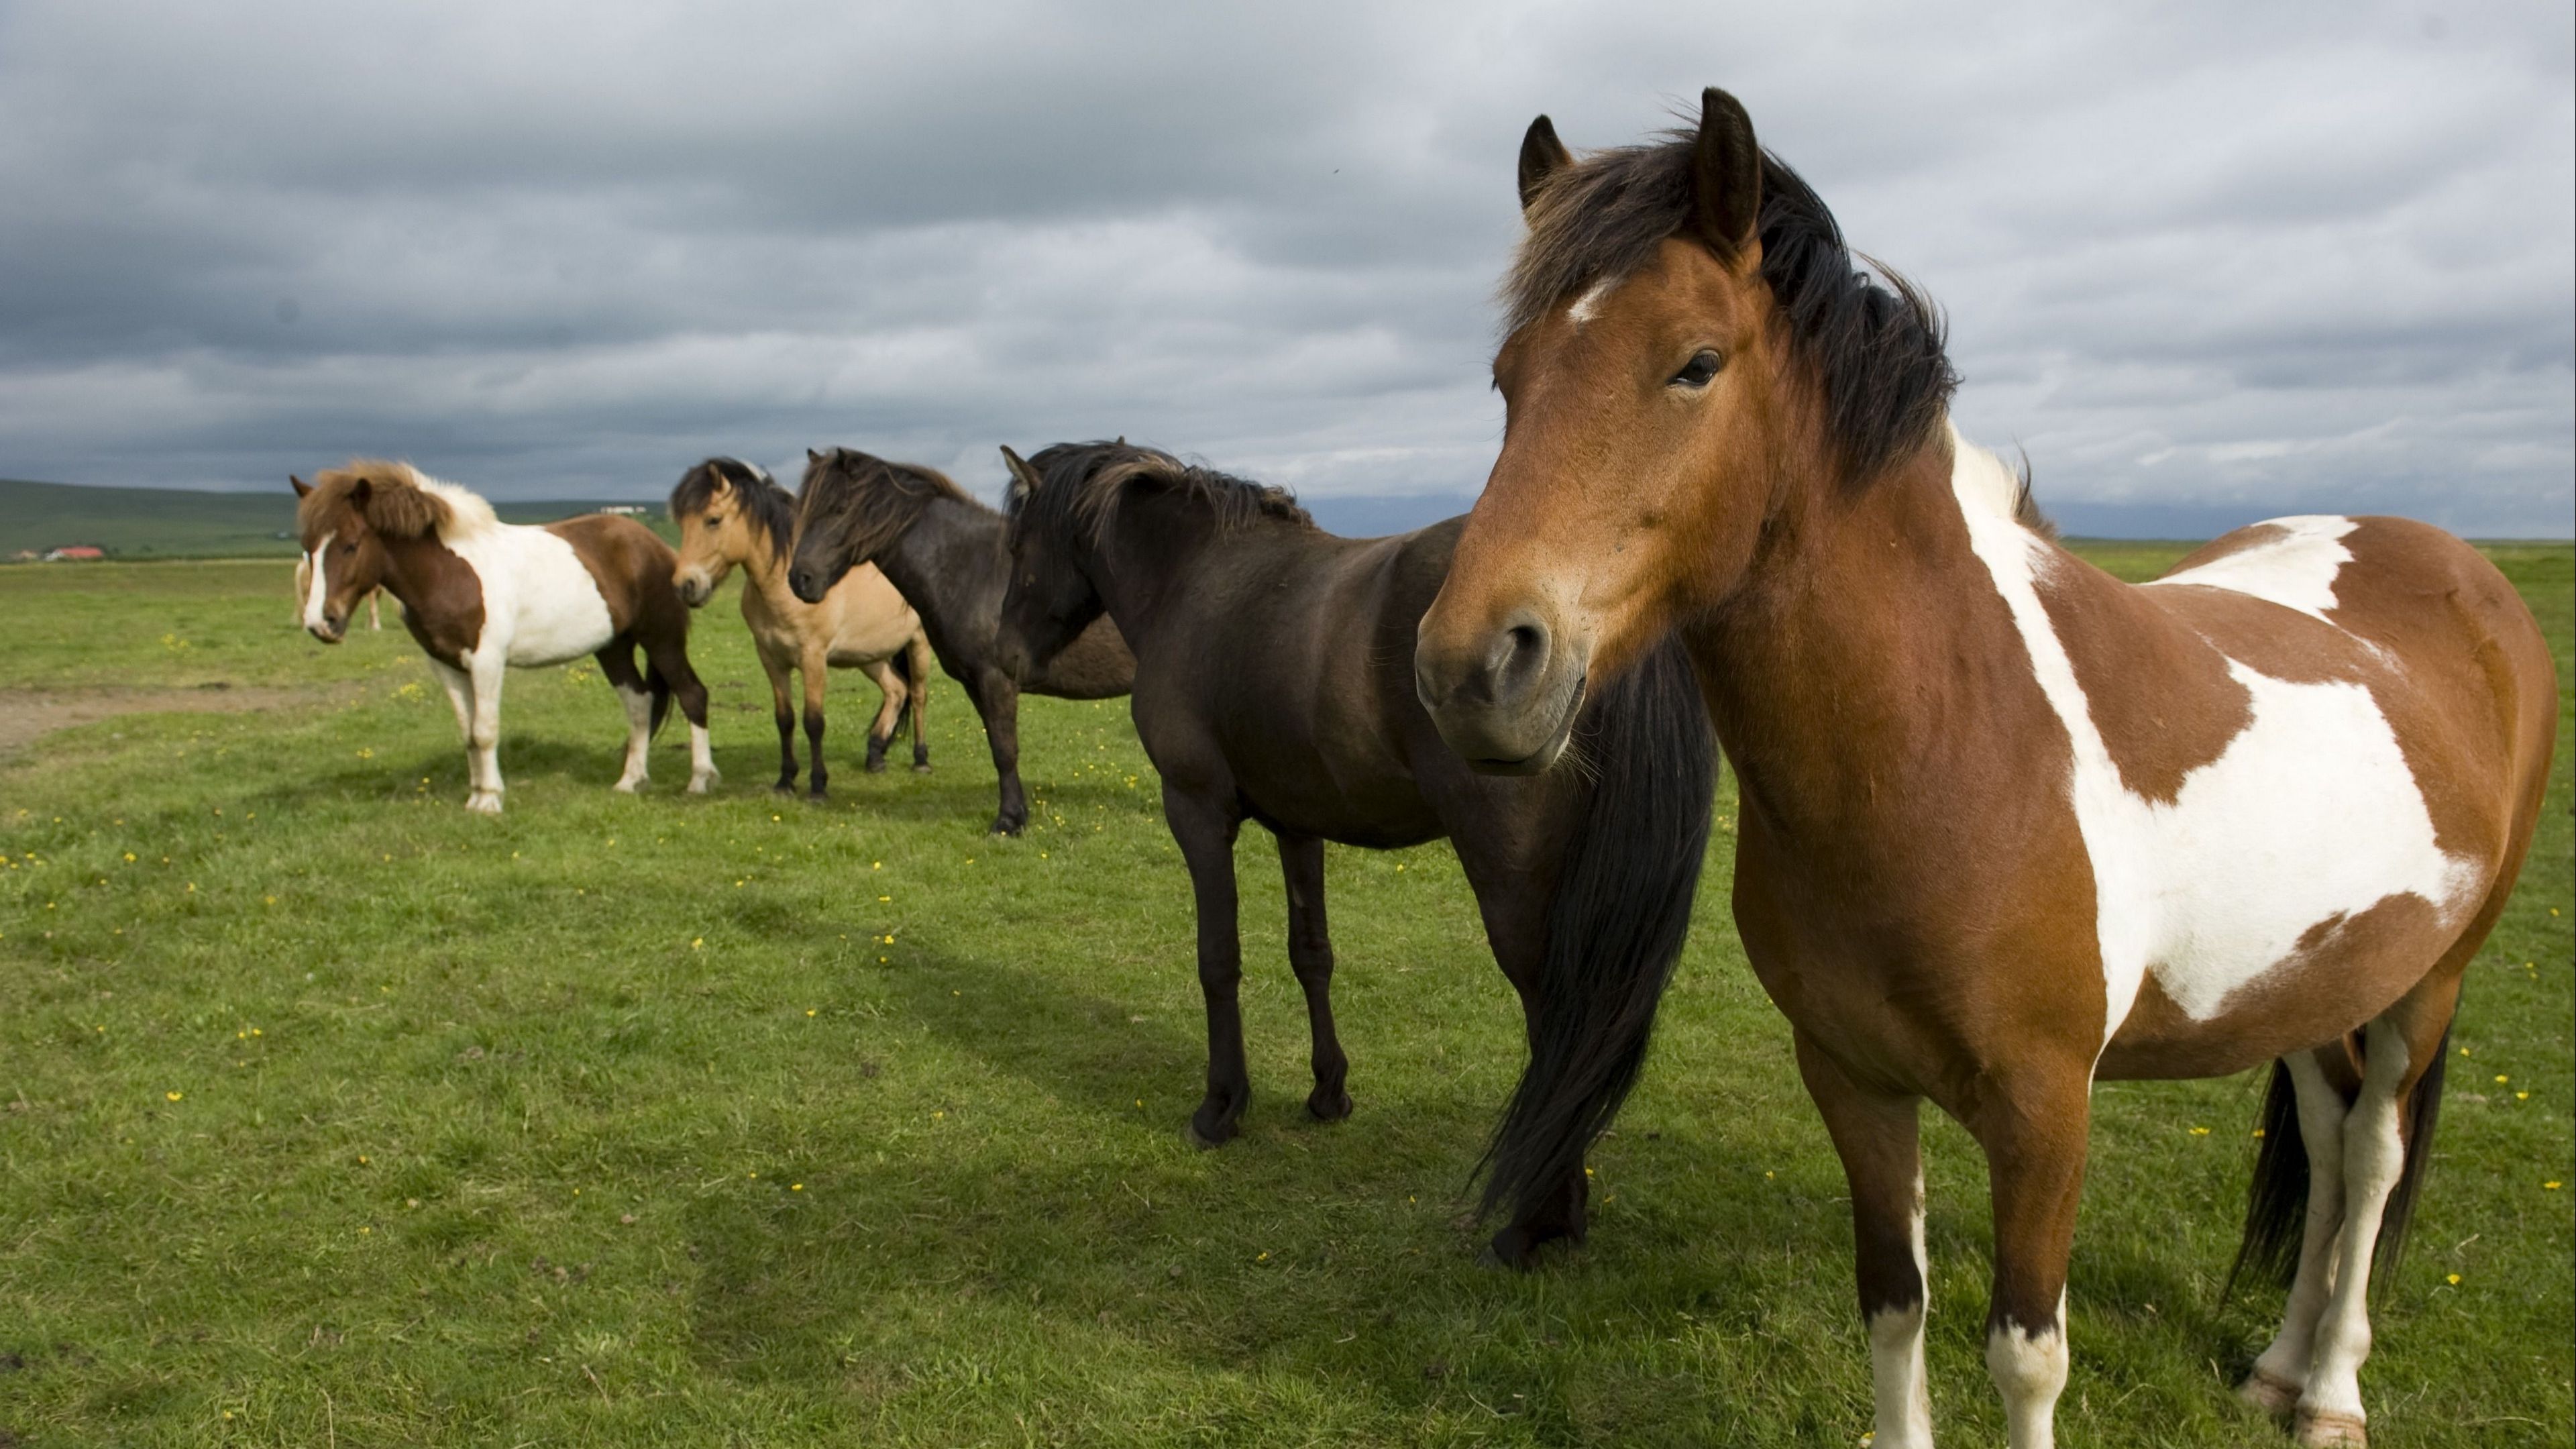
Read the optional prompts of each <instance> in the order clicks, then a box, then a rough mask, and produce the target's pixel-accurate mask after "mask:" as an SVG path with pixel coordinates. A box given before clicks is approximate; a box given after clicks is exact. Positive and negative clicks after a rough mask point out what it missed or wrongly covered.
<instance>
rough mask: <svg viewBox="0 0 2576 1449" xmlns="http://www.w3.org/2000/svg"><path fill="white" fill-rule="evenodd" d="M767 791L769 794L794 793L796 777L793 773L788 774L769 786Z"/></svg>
mask: <svg viewBox="0 0 2576 1449" xmlns="http://www.w3.org/2000/svg"><path fill="white" fill-rule="evenodd" d="M769 793H770V794H772V795H793V794H795V793H796V777H795V776H793V775H790V776H788V777H787V778H786V779H784V780H781V781H779V782H778V783H777V784H775V785H772V786H770V787H769Z"/></svg>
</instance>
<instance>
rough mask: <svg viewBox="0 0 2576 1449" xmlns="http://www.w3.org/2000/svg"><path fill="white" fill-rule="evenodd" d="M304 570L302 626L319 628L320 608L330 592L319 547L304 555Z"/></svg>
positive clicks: (320, 623)
mask: <svg viewBox="0 0 2576 1449" xmlns="http://www.w3.org/2000/svg"><path fill="white" fill-rule="evenodd" d="M304 571H305V573H306V574H307V575H308V576H309V578H308V580H307V582H306V583H305V585H304V627H305V628H307V629H319V628H321V627H322V610H323V607H324V606H325V605H326V604H328V603H329V602H330V598H329V595H330V592H331V590H330V586H329V584H328V583H326V582H325V581H324V578H323V568H322V550H321V549H318V548H317V549H315V550H313V551H312V552H311V553H308V554H306V555H305V556H304ZM270 607H272V608H274V607H275V606H274V605H271V606H270Z"/></svg>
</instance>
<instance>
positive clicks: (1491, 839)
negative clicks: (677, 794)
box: [1002, 443, 1715, 1263]
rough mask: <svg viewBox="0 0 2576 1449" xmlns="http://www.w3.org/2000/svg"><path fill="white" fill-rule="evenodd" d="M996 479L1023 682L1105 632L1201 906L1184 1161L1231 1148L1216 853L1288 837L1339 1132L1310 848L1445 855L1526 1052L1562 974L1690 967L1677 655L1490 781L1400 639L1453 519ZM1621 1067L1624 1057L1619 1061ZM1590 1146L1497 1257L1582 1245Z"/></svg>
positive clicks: (1238, 952)
mask: <svg viewBox="0 0 2576 1449" xmlns="http://www.w3.org/2000/svg"><path fill="white" fill-rule="evenodd" d="M1003 455H1004V457H1005V458H1006V459H1007V460H1008V461H1009V463H1010V465H1011V471H1012V475H1013V480H1014V481H1013V484H1012V488H1011V496H1010V500H1009V501H1010V510H1011V533H1010V544H1011V564H1012V569H1011V585H1010V592H1009V595H1008V597H1007V598H1006V599H1005V600H1004V602H1003V605H1002V635H1003V640H1004V643H1005V646H1006V647H1009V648H1012V649H1015V650H1024V651H1025V652H1026V654H1027V656H1028V657H1029V659H1031V660H1032V661H1035V662H1037V663H1039V664H1041V665H1043V664H1044V663H1045V661H1047V660H1049V659H1051V658H1053V657H1055V656H1056V654H1057V653H1058V651H1060V650H1062V649H1064V648H1065V647H1067V646H1068V645H1069V644H1071V643H1072V642H1073V641H1075V640H1077V639H1079V638H1082V637H1084V635H1085V632H1086V631H1088V630H1090V629H1093V628H1095V627H1097V623H1098V620H1099V619H1100V618H1101V617H1102V616H1103V615H1104V614H1106V615H1107V617H1109V618H1110V619H1112V620H1114V621H1116V623H1117V625H1118V629H1119V632H1120V633H1121V634H1123V635H1124V636H1125V637H1126V639H1127V641H1128V643H1129V645H1130V646H1131V647H1133V648H1134V650H1135V652H1136V686H1135V693H1134V697H1133V701H1132V704H1131V709H1132V712H1133V714H1134V716H1135V721H1136V733H1137V735H1138V737H1139V738H1140V739H1141V740H1142V741H1143V742H1144V746H1145V751H1146V753H1147V754H1148V755H1150V756H1151V757H1152V758H1153V761H1154V768H1155V769H1156V770H1157V771H1158V772H1160V774H1161V776H1162V783H1163V816H1164V819H1165V821H1166V822H1167V823H1168V824H1169V825H1170V827H1171V831H1172V838H1173V840H1174V841H1175V842H1177V843H1178V845H1179V846H1180V851H1181V855H1182V857H1183V858H1184V860H1186V861H1187V863H1188V866H1189V872H1190V885H1191V890H1192V893H1193V895H1194V896H1195V898H1196V902H1197V907H1198V969H1199V987H1200V990H1201V992H1202V994H1203V995H1204V997H1205V999H1206V1005H1207V1026H1208V1072H1207V1095H1206V1098H1205V1099H1204V1100H1203V1101H1202V1102H1201V1103H1200V1104H1199V1107H1198V1110H1197V1112H1196V1113H1195V1114H1194V1115H1193V1116H1192V1117H1191V1119H1190V1135H1191V1137H1192V1138H1193V1139H1194V1140H1195V1141H1197V1142H1198V1143H1200V1144H1201V1145H1202V1146H1215V1145H1217V1144H1220V1143H1222V1142H1224V1141H1226V1140H1227V1139H1229V1138H1231V1137H1233V1136H1234V1135H1235V1132H1236V1125H1237V1123H1238V1121H1239V1120H1240V1119H1241V1117H1242V1115H1243V1111H1244V1107H1245V1104H1246V1103H1247V1102H1248V1101H1249V1100H1250V1098H1251V1091H1252V1088H1251V1081H1250V1078H1249V1076H1248V1074H1247V1072H1246V1069H1245V1065H1244V1050H1243V1023H1242V1018H1241V1014H1240V1012H1239V1011H1238V1009H1237V1002H1236V993H1237V988H1238V984H1239V982H1240V980H1241V976H1242V946H1241V942H1240V940H1239V938H1238V935H1237V932H1236V921H1235V872H1234V842H1235V835H1236V832H1237V830H1238V829H1239V828H1240V826H1241V825H1242V823H1243V822H1244V821H1245V820H1247V819H1249V820H1252V821H1254V822H1256V823H1258V824H1260V825H1261V826H1263V827H1264V828H1265V829H1267V830H1268V831H1269V832H1270V833H1271V836H1272V837H1273V838H1274V839H1275V840H1276V841H1277V842H1278V846H1279V863H1280V868H1281V871H1282V873H1283V874H1284V875H1285V877H1286V886H1287V896H1288V960H1289V965H1290V966H1291V968H1292V969H1293V970H1294V971H1295V973H1296V976H1297V984H1298V985H1299V986H1300V987H1302V988H1303V989H1304V992H1305V997H1306V1014H1307V1021H1308V1026H1309V1028H1310V1031H1311V1034H1312V1038H1313V1067H1314V1077H1315V1086H1314V1090H1313V1091H1312V1092H1311V1093H1309V1094H1308V1096H1307V1098H1306V1109H1307V1111H1309V1112H1310V1113H1312V1114H1313V1115H1314V1116H1316V1117H1317V1118H1320V1119H1323V1120H1326V1121H1333V1120H1338V1119H1340V1118H1342V1117H1344V1116H1347V1115H1348V1114H1349V1113H1350V1110H1351V1099H1350V1095H1349V1093H1348V1092H1347V1091H1346V1090H1345V1088H1344V1079H1345V1077H1346V1075H1347V1073H1348V1069H1349V1060H1348V1058H1347V1056H1346V1055H1345V1054H1344V1052H1343V1050H1342V1045H1341V1041H1340V1039H1339V1037H1338V1035H1337V1034H1336V1032H1335V1030H1334V1026H1333V1006H1332V976H1333V947H1332V941H1331V938H1330V937H1329V935H1328V934H1327V932H1326V929H1325V910H1324V842H1326V841H1328V840H1331V841H1339V842H1341V843H1343V844H1346V845H1358V846H1365V847H1369V848H1372V849H1390V848H1394V847H1398V846H1407V845H1418V844H1420V843H1422V842H1424V841H1429V840H1437V839H1440V838H1442V837H1444V836H1445V837H1447V838H1448V840H1449V841H1450V843H1451V845H1452V846H1453V847H1454V848H1455V849H1456V850H1457V852H1458V861H1459V864H1460V866H1461V867H1462V868H1463V869H1464V871H1465V873H1466V876H1467V881H1468V884H1469V885H1470V886H1471V887H1473V888H1474V890H1475V893H1476V904H1477V908H1478V910H1479V911H1480V912H1481V913H1482V915H1483V918H1484V926H1485V935H1486V940H1487V942H1488V944H1489V945H1490V946H1491V947H1492V949H1493V953H1494V959H1495V962H1496V964H1498V965H1499V966H1501V968H1502V970H1503V974H1504V975H1505V976H1506V977H1507V978H1509V979H1510V981H1511V983H1512V985H1513V986H1514V987H1515V988H1517V989H1518V991H1519V993H1520V997H1521V1005H1522V1009H1523V1012H1524V1015H1525V1020H1526V1024H1527V1027H1528V1032H1529V1036H1530V1038H1531V1039H1532V1040H1533V1041H1534V1042H1535V1041H1544V1040H1545V1039H1547V1038H1548V1037H1549V1036H1550V1035H1551V1034H1552V1033H1554V1032H1555V1031H1557V1030H1559V1029H1560V1027H1561V1023H1563V1022H1564V1021H1566V1020H1568V1018H1564V1017H1561V1016H1559V1015H1557V1014H1556V1012H1555V1010H1554V1005H1555V1003H1554V999H1553V993H1554V992H1557V991H1562V990H1563V989H1564V987H1563V986H1562V984H1559V985H1557V986H1555V987H1551V986H1549V985H1548V984H1547V983H1549V982H1557V983H1563V982H1565V981H1569V980H1580V979H1584V978H1586V977H1588V976H1590V975H1592V974H1595V973H1606V974H1608V975H1611V976H1613V977H1617V978H1622V979H1624V978H1626V977H1629V976H1643V977H1647V978H1650V979H1653V980H1655V981H1657V982H1660V981H1662V980H1663V979H1664V976H1665V975H1666V973H1668V972H1670V971H1671V970H1672V967H1673V963H1674V961H1675V960H1676V958H1677V957H1678V956H1679V955H1680V952H1681V948H1682V942H1683V938H1684V936H1685V934H1686V933H1687V931H1688V929H1689V925H1690V906H1691V897H1692V892H1693V891H1694V890H1695V889H1696V887H1697V885H1698V881H1699V872H1700V863H1701V856H1702V852H1703V850H1704V848H1705V846H1706V843H1707V839H1708V826H1709V812H1710V802H1711V794H1712V790H1713V788H1714V777H1713V771H1714V768H1715V762H1714V755H1715V750H1714V745H1713V742H1712V740H1711V738H1710V735H1709V729H1708V720H1707V717H1706V715H1705V714H1704V713H1703V712H1702V710H1701V708H1700V703H1699V699H1698V696H1697V695H1696V694H1695V693H1694V692H1693V690H1692V689H1691V686H1690V677H1689V670H1688V665H1687V662H1686V661H1685V660H1684V658H1683V657H1682V655H1681V652H1680V651H1679V650H1678V649H1664V650H1650V651H1649V652H1648V653H1647V655H1646V657H1645V658H1644V659H1643V660H1642V661H1641V663H1640V665H1639V667H1638V668H1637V669H1634V670H1632V671H1630V672H1629V673H1628V675H1627V677H1626V678H1624V679H1623V680H1621V681H1620V682H1619V683H1618V684H1617V685H1616V686H1613V687H1611V688H1607V689H1604V690H1602V691H1600V693H1599V696H1598V697H1597V698H1596V699H1594V700H1593V701H1591V703H1590V705H1589V707H1588V708H1586V709H1585V710H1584V711H1583V713H1582V718H1581V719H1580V720H1579V721H1578V722H1577V723H1576V725H1575V727H1574V729H1575V740H1576V744H1575V748H1576V750H1577V752H1578V753H1579V754H1580V755H1581V756H1582V758H1583V760H1584V762H1585V767H1584V768H1583V769H1582V770H1581V771H1563V772H1558V773H1556V774H1553V775H1549V776H1544V777H1538V778H1530V779H1495V778H1490V777H1486V776H1481V775H1478V774H1476V773H1475V772H1473V771H1471V770H1469V769H1468V768H1467V766H1466V765H1465V764H1464V763H1463V762H1462V761H1460V760H1459V759H1458V757H1457V756H1456V755H1454V754H1452V753H1451V752H1450V751H1449V749H1448V748H1447V747H1446V746H1444V745H1443V744H1442V743H1441V741H1440V736H1439V734H1438V732H1437V731H1436V730H1435V729H1434V728H1433V726H1432V723H1431V718H1430V716H1429V715H1427V714H1425V713H1424V712H1423V710H1422V706H1421V705H1420V703H1418V702H1417V701H1416V700H1415V699H1414V696H1413V637H1414V627H1415V624H1416V622H1417V621H1418V620H1419V619H1420V618H1421V616H1422V611H1423V609H1424V608H1426V607H1428V606H1429V604H1430V602H1431V599H1432V596H1433V594H1435V593H1436V592H1438V590H1439V588H1440V581H1441V578H1442V577H1443V576H1444V575H1445V574H1446V573H1447V572H1448V568H1449V556H1450V552H1451V550H1452V549H1453V548H1454V547H1455V546H1456V544H1457V541H1458V531H1459V528H1460V526H1461V524H1462V523H1463V520H1461V519H1451V520H1449V521H1448V522H1446V523H1439V524H1434V525H1432V526H1431V527H1429V528H1425V529H1422V530H1420V531H1418V532H1414V533H1408V534H1403V535H1400V536H1397V537H1393V538H1375V539H1349V538H1338V537H1335V536H1334V535H1332V534H1329V533H1325V532H1323V531H1322V530H1320V529H1318V528H1316V527H1315V525H1314V523H1313V521H1312V520H1311V519H1309V518H1308V517H1307V516H1306V513H1305V510H1303V509H1301V508H1299V507H1298V506H1297V505H1296V503H1295V502H1294V500H1292V499H1291V498H1290V497H1289V496H1288V495H1287V494H1286V493H1284V492H1282V491H1280V490H1278V489H1275V488H1267V487H1263V486H1261V485H1259V484H1255V483H1249V482H1245V481H1244V480H1242V479H1238V478H1232V477H1228V476H1226V475H1225V474H1222V473H1218V472H1215V471H1213V470H1211V469H1207V468H1201V467H1194V466H1191V465H1189V464H1185V463H1183V462H1181V461H1180V460H1178V459H1176V458H1174V457H1172V456H1171V455H1169V454H1167V453H1162V452H1157V451H1155V450H1153V449H1150V448H1140V447H1131V446H1128V445H1126V444H1124V443H1087V444H1058V445H1057V446H1055V447H1051V448H1048V449H1046V450H1045V451H1043V452H1041V453H1039V454H1038V455H1037V457H1036V458H1035V459H1034V460H1032V461H1030V462H1023V461H1021V459H1020V458H1019V457H1018V456H1017V455H1016V454H1013V453H1011V452H1010V451H1009V450H1008V449H1004V450H1003ZM1630 1065H1631V1066H1633V1065H1634V1063H1633V1062H1632V1063H1631V1064H1630ZM1584 1202H1585V1191H1584V1180H1583V1164H1582V1160H1581V1156H1580V1154H1577V1156H1576V1157H1575V1158H1574V1159H1572V1160H1570V1161H1567V1162H1565V1163H1563V1164H1562V1166H1561V1169H1560V1170H1559V1171H1557V1172H1556V1173H1555V1174H1554V1175H1553V1176H1552V1177H1551V1178H1550V1179H1549V1181H1547V1182H1546V1183H1544V1184H1541V1185H1540V1186H1539V1187H1538V1189H1537V1190H1536V1191H1535V1192H1533V1193H1532V1194H1531V1195H1530V1196H1529V1197H1528V1198H1527V1199H1525V1200H1524V1201H1523V1202H1522V1204H1521V1210H1520V1212H1519V1213H1518V1214H1517V1215H1516V1216H1515V1218H1514V1220H1513V1222H1512V1223H1511V1224H1509V1225H1508V1226H1507V1227H1505V1228H1504V1229H1503V1231H1502V1232H1501V1233H1499V1234H1498V1235H1497V1236H1496V1237H1495V1239H1494V1241H1493V1249H1494V1253H1495V1255H1496V1256H1497V1257H1499V1258H1501V1259H1502V1260H1504V1261H1506V1262H1514V1263H1517V1262H1520V1261H1522V1260H1523V1259H1525V1258H1526V1257H1527V1256H1528V1255H1529V1253H1530V1252H1531V1251H1532V1250H1534V1249H1535V1248H1536V1247H1537V1246H1538V1245H1539V1244H1541V1243H1544V1242H1546V1241H1548V1240H1550V1239H1552V1238H1558V1237H1566V1238H1574V1239H1580V1238H1581V1237H1582V1236H1583V1232H1584Z"/></svg>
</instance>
